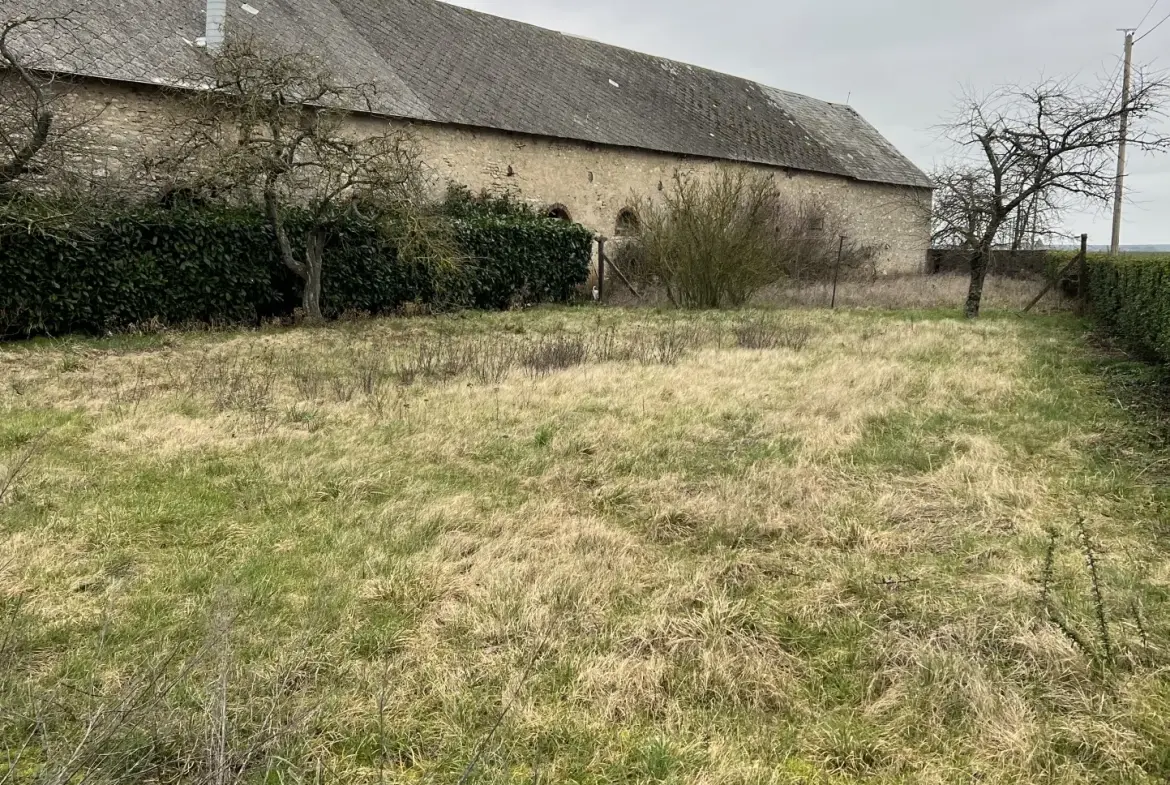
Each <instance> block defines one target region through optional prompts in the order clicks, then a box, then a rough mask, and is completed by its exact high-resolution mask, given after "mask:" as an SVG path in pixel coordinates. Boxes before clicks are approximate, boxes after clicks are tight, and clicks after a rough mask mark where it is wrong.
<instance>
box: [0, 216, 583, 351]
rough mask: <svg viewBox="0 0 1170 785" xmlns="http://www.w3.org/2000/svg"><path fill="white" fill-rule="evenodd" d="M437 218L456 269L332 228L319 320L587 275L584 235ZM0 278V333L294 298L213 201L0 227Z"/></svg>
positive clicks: (516, 221)
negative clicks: (457, 258) (456, 255)
mask: <svg viewBox="0 0 1170 785" xmlns="http://www.w3.org/2000/svg"><path fill="white" fill-rule="evenodd" d="M298 220H300V219H299V218H297V217H296V216H295V215H294V216H293V217H292V218H291V219H290V223H291V224H295V222H296V221H298ZM441 220H443V221H444V222H447V223H449V224H450V227H451V230H450V234H451V235H452V239H453V242H454V243H455V244H456V245H457V247H458V248H459V249H460V251H461V253H462V254H463V255H465V256H466V257H467V258H468V261H467V263H466V264H464V265H460V266H458V267H457V268H453V267H451V266H448V265H440V264H437V263H435V261H434V259H432V258H431V257H430V256H428V253H427V249H425V248H423V249H421V250H420V249H419V248H416V247H415V245H417V244H416V243H409V246H408V247H407V248H406V249H405V250H404V251H403V252H401V253H400V245H401V244H403V243H404V242H408V241H409V238H410V235H409V234H407V233H404V232H401V231H397V230H394V229H393V228H389V229H388V228H387V226H386V225H385V223H384V222H378V221H375V220H370V219H365V218H362V217H360V216H357V215H351V216H348V217H346V219H345V220H343V221H338V222H335V223H334V224H332V225H331V226H330V233H329V238H330V239H329V242H328V244H327V246H326V251H325V265H324V270H323V298H322V307H323V310H324V312H325V314H326V315H327V316H330V317H337V316H339V315H340V314H342V313H344V312H347V311H362V312H368V313H387V312H391V311H395V310H397V309H399V308H401V307H402V306H404V305H405V304H407V303H422V304H427V305H432V306H440V307H448V306H470V307H476V308H504V307H508V306H509V305H513V304H515V303H517V302H520V303H524V304H527V303H534V302H563V301H567V300H569V299H570V298H571V297H572V296H573V294H574V292H575V289H576V287H577V286H579V285H580V284H582V283H584V281H585V280H586V277H587V274H588V267H589V261H590V253H591V243H592V236H591V235H590V233H589V231H588V230H586V229H584V228H583V227H581V226H577V225H574V224H567V223H564V222H560V221H552V220H548V219H543V218H536V217H532V218H525V217H522V216H519V215H513V216H511V217H507V216H491V217H472V218H468V219H450V218H441ZM294 228H295V227H294ZM290 234H292V235H293V236H303V235H304V233H303V232H296V231H294V232H291V233H290ZM0 281H3V287H0V337H5V336H14V335H28V334H33V333H47V334H62V333H67V332H89V333H95V332H104V331H107V330H114V329H123V328H125V327H128V326H130V325H134V324H142V323H146V322H151V321H155V322H160V323H163V324H181V323H186V322H210V323H255V322H257V321H259V320H261V319H264V318H270V317H279V316H289V315H291V314H292V313H293V311H294V309H295V308H296V307H297V305H298V304H299V301H300V295H299V289H300V282H299V281H298V280H297V279H296V277H295V276H294V275H293V274H292V273H291V272H290V271H289V270H288V269H287V268H286V267H285V266H284V265H283V264H282V263H281V262H280V260H279V257H278V255H277V252H276V243H275V241H274V238H273V236H272V232H271V229H270V228H269V226H268V224H267V222H266V221H265V220H264V218H263V216H262V215H261V214H260V213H259V212H258V211H255V210H249V209H229V208H225V207H222V206H213V207H207V206H188V207H183V208H180V209H175V210H165V209H159V208H150V209H146V210H142V211H139V212H135V213H133V214H128V215H122V216H116V217H111V218H107V219H103V220H100V221H96V222H94V223H92V224H90V225H87V226H85V227H74V228H72V229H70V230H68V231H62V230H61V229H60V228H58V229H57V230H55V231H54V232H53V233H51V234H49V233H46V232H39V231H35V230H34V231H19V230H16V229H8V230H4V231H0Z"/></svg>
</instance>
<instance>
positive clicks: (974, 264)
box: [963, 218, 1003, 319]
mask: <svg viewBox="0 0 1170 785" xmlns="http://www.w3.org/2000/svg"><path fill="white" fill-rule="evenodd" d="M1001 226H1003V219H1002V218H1000V219H999V220H998V221H996V220H993V221H991V223H990V224H989V225H988V227H987V230H986V231H985V232H984V234H983V237H982V239H981V240H980V242H979V247H978V248H976V249H975V251H974V253H973V254H972V256H971V285H970V287H969V288H968V289H967V304H966V306H964V308H963V312H964V313H965V314H966V316H967V318H968V319H977V318H979V306H980V305H981V304H982V302H983V284H984V283H985V282H986V281H987V268H988V266H989V265H990V262H991V248H992V246H993V245H994V244H995V236H996V235H997V234H999V229H1000V227H1001Z"/></svg>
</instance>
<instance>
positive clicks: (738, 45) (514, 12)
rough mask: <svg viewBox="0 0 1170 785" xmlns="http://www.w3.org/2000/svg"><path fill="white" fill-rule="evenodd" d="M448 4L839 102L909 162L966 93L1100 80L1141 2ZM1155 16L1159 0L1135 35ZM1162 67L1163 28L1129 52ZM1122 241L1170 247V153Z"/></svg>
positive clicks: (1144, 178) (944, 149) (594, 0)
mask: <svg viewBox="0 0 1170 785" xmlns="http://www.w3.org/2000/svg"><path fill="white" fill-rule="evenodd" d="M453 1H454V2H455V3H456V4H457V5H462V6H466V7H468V8H475V9H477V10H479V11H485V12H487V13H491V14H496V15H498V16H505V17H509V18H512V19H519V20H521V21H525V22H530V23H532V24H537V25H540V26H541V27H548V28H552V29H554V30H560V31H563V32H569V33H575V34H577V35H584V36H588V37H590V38H595V39H597V40H600V41H604V42H606V43H612V44H617V45H619V46H624V47H628V48H630V49H637V50H639V51H642V52H647V53H650V54H655V55H660V56H663V57H670V58H674V59H677V60H682V61H685V62H688V63H693V64H695V65H701V66H705V67H708V68H713V69H715V70H718V71H725V72H727V73H731V74H736V75H738V76H744V77H747V78H749V79H754V80H756V81H759V82H763V83H765V84H768V85H771V86H773V87H779V88H783V89H785V90H792V91H795V92H799V93H805V94H807V95H811V96H814V97H816V98H820V99H823V100H826V101H839V102H844V101H846V100H847V99H848V100H849V102H850V103H851V104H852V105H853V106H854V107H856V108H857V110H858V111H859V112H861V114H862V115H863V116H865V117H866V119H868V120H869V121H870V122H871V123H873V124H874V125H875V126H877V128H878V130H880V131H881V132H882V133H883V134H884V135H885V136H886V137H887V138H889V139H890V140H891V141H892V142H893V143H894V144H895V145H896V146H897V147H898V148H899V149H900V150H901V151H902V152H903V153H905V154H906V155H907V156H909V157H910V159H911V160H913V161H914V162H915V163H916V164H918V165H919V166H920V167H922V168H923V169H926V170H928V171H929V170H930V169H931V168H933V166H934V165H935V164H936V163H939V162H942V161H944V160H946V158H947V156H948V145H947V143H946V142H945V141H944V140H941V139H939V138H938V134H937V132H936V131H935V130H934V129H933V127H934V126H936V125H937V124H938V123H939V121H940V120H942V119H944V118H945V116H946V115H947V114H948V112H950V111H951V110H952V109H953V107H954V105H955V97H956V95H957V94H958V92H959V91H960V89H961V88H962V86H964V85H968V86H970V87H972V88H974V89H976V90H986V89H990V88H993V87H995V86H997V85H1000V84H1003V83H1006V82H1021V81H1023V82H1030V81H1034V80H1036V79H1038V78H1040V77H1042V76H1064V75H1070V76H1072V75H1079V77H1080V78H1082V79H1085V80H1097V79H1101V78H1103V77H1104V78H1108V77H1110V76H1112V75H1113V74H1114V73H1115V72H1116V69H1117V67H1118V63H1119V62H1120V53H1121V49H1122V34H1121V33H1120V32H1117V31H1116V28H1119V27H1123V26H1131V27H1132V26H1134V25H1137V24H1138V21H1139V20H1140V19H1141V18H1142V16H1143V15H1144V14H1145V13H1146V11H1147V9H1149V8H1150V3H1151V2H1152V0H982V1H981V2H978V3H970V2H958V1H957V0H453ZM1166 14H1170V0H1160V2H1159V4H1158V6H1157V7H1156V8H1155V9H1154V11H1153V13H1152V14H1151V15H1150V17H1149V19H1148V21H1147V22H1146V24H1145V26H1144V28H1143V30H1142V31H1141V32H1139V35H1141V34H1142V32H1145V31H1146V30H1148V29H1149V28H1151V27H1152V26H1153V25H1154V24H1155V23H1157V22H1158V21H1159V20H1161V19H1162V18H1163V17H1164V16H1166ZM1135 61H1136V62H1138V63H1145V64H1153V65H1155V66H1159V67H1162V68H1166V67H1170V21H1168V22H1167V23H1166V24H1164V25H1163V26H1162V27H1161V28H1159V29H1158V30H1155V31H1154V32H1153V33H1152V34H1151V35H1150V36H1149V37H1148V38H1146V39H1145V40H1143V41H1141V42H1140V43H1139V44H1138V46H1137V48H1136V49H1135ZM1129 172H1130V177H1129V181H1128V187H1129V189H1130V192H1131V193H1130V203H1129V204H1128V205H1127V207H1126V215H1125V227H1124V232H1123V235H1122V242H1124V243H1126V244H1152V243H1170V156H1163V157H1160V158H1150V157H1144V156H1140V155H1139V156H1136V157H1134V158H1133V159H1132V160H1131V163H1130V166H1129ZM1067 224H1068V225H1067V227H1066V228H1067V230H1068V231H1069V232H1070V233H1074V234H1076V233H1080V232H1089V235H1090V242H1091V243H1094V244H1108V242H1109V236H1110V226H1111V224H1110V219H1109V216H1108V215H1107V214H1104V213H1101V212H1099V211H1090V212H1088V213H1085V214H1078V215H1070V216H1069V218H1068V221H1067Z"/></svg>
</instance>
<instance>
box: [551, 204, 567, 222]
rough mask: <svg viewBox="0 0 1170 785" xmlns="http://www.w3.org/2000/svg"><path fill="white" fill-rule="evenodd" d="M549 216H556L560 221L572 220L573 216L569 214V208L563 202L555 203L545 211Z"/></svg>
mask: <svg viewBox="0 0 1170 785" xmlns="http://www.w3.org/2000/svg"><path fill="white" fill-rule="evenodd" d="M544 214H545V215H547V216H548V217H549V218H556V219H557V220H558V221H572V220H573V216H572V215H570V214H569V208H567V207H565V206H564V205H563V204H554V205H553V206H552V207H550V208H548V210H546V211H545V213H544Z"/></svg>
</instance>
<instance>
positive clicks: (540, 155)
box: [5, 0, 931, 273]
mask: <svg viewBox="0 0 1170 785" xmlns="http://www.w3.org/2000/svg"><path fill="white" fill-rule="evenodd" d="M12 4H15V6H18V7H17V8H15V11H14V12H9V15H20V14H21V13H22V12H25V13H29V14H36V15H47V14H49V13H53V12H61V11H70V12H71V14H72V18H73V19H74V20H75V22H76V27H77V28H78V29H79V30H80V31H81V33H80V35H79V36H76V37H77V40H71V41H69V42H62V41H59V40H54V39H53V38H52V37H49V36H48V35H44V36H43V37H42V38H41V40H33V41H31V42H28V41H26V42H24V43H25V47H26V48H27V46H28V45H29V44H30V43H31V45H32V46H34V47H35V49H36V50H37V62H36V66H37V67H38V68H42V69H45V70H47V71H53V72H56V73H59V74H63V75H66V76H68V77H69V79H68V85H69V88H68V89H70V90H72V91H75V93H76V96H77V98H78V100H81V101H84V102H93V103H94V104H100V105H104V106H105V109H104V110H103V111H102V112H101V114H100V116H99V118H98V120H97V123H98V127H97V128H96V129H95V130H96V132H97V134H98V138H100V139H101V143H100V144H99V145H97V146H96V147H97V149H96V150H95V153H96V154H98V155H100V156H105V157H107V158H112V159H117V158H118V157H119V156H129V155H132V154H135V153H136V152H140V151H141V150H143V149H146V148H147V147H148V146H149V144H150V142H151V139H152V138H153V136H154V135H155V134H156V133H158V129H159V127H160V125H161V124H160V122H159V121H160V118H162V117H166V116H167V113H168V111H169V109H170V106H169V105H170V104H173V101H172V99H170V98H168V92H167V91H166V90H165V89H162V88H168V87H169V88H173V87H176V86H179V87H182V79H183V77H184V75H189V74H192V73H196V72H197V71H198V69H199V67H200V62H201V60H200V58H205V57H206V50H207V49H212V50H214V49H215V48H216V46H217V45H219V43H220V42H221V41H222V36H223V35H224V34H225V31H226V35H228V36H231V35H236V34H246V35H250V36H258V37H260V38H261V39H263V40H266V41H268V42H269V43H272V44H274V45H276V46H278V47H283V48H294V49H295V48H302V47H305V48H309V49H310V50H312V51H314V52H315V53H316V54H317V55H319V56H320V57H322V58H323V59H324V60H325V62H326V65H327V67H328V68H329V69H330V70H331V71H332V72H334V73H335V74H337V75H338V76H339V77H341V78H344V79H345V80H347V81H351V82H352V83H354V84H357V83H366V84H371V85H374V86H375V87H376V90H377V96H378V97H377V102H376V103H375V104H374V106H373V107H372V111H369V112H362V113H360V114H358V113H355V114H354V115H353V122H354V124H355V126H356V128H357V129H358V130H359V131H360V129H361V128H363V127H364V128H375V127H383V128H384V127H385V124H387V123H391V124H408V125H409V126H410V127H411V130H412V132H413V133H414V135H415V136H416V137H417V138H418V139H419V140H420V143H421V144H422V146H423V149H424V151H425V158H426V160H427V162H428V164H429V166H430V167H432V169H433V171H434V173H435V174H436V175H437V178H436V179H437V181H438V182H442V181H444V180H446V181H455V182H458V183H462V184H464V185H467V186H469V187H470V188H472V189H473V190H476V191H478V190H480V189H482V188H487V189H491V190H497V191H500V190H509V191H512V192H514V193H516V194H518V195H519V196H520V197H521V198H523V199H525V200H527V201H529V202H531V203H534V204H537V205H538V206H540V207H541V208H542V209H546V210H548V211H549V212H550V214H555V215H557V216H560V217H565V218H571V219H572V220H574V221H578V222H580V223H582V224H584V225H585V226H587V227H589V228H591V229H593V230H595V231H596V232H598V233H601V234H605V235H614V234H621V233H623V232H624V231H629V230H630V229H631V228H632V227H634V226H636V224H637V220H638V219H637V216H636V215H635V214H633V213H632V212H631V211H630V209H629V206H630V204H631V202H632V201H633V199H634V198H635V197H636V196H651V197H653V196H654V194H656V193H658V192H659V191H662V190H663V188H664V187H669V185H670V181H671V179H672V177H673V176H674V175H675V174H676V173H687V174H689V175H691V176H699V177H701V176H705V175H707V174H709V173H711V172H713V171H715V170H716V168H717V167H720V166H732V167H745V168H747V169H750V170H753V171H762V172H768V173H772V174H773V175H774V176H775V177H776V179H777V182H779V183H780V184H781V186H782V187H783V188H785V189H786V190H789V191H790V192H791V193H792V195H793V196H796V197H815V198H818V199H821V200H824V201H827V202H829V203H830V204H832V206H833V207H834V209H835V210H836V211H837V212H838V213H839V214H840V215H841V216H842V217H843V220H844V222H845V229H844V230H845V231H846V232H848V233H849V235H850V237H851V239H854V240H857V241H859V242H861V243H863V244H865V245H868V246H871V247H874V248H875V249H877V251H878V259H877V268H878V269H879V270H880V271H882V272H889V273H893V272H919V271H922V270H923V269H924V267H925V262H926V251H927V248H928V245H929V217H928V215H929V205H930V198H931V190H930V189H931V182H930V180H929V179H928V178H927V177H926V175H925V174H923V172H922V171H921V170H920V169H918V168H917V167H916V166H915V165H914V164H913V163H911V162H910V161H909V160H908V159H907V158H906V157H905V156H903V155H902V154H900V153H899V152H898V151H897V150H896V149H895V148H894V147H893V145H891V144H890V143H889V142H888V141H887V140H886V139H885V138H883V137H882V135H881V134H880V133H879V132H878V131H877V130H876V129H874V128H873V126H871V125H870V124H869V123H867V122H866V121H865V120H864V119H863V118H862V117H861V116H860V115H858V113H857V112H855V111H854V110H853V109H852V108H851V107H849V106H845V105H842V104H835V103H828V102H825V101H819V100H816V99H814V98H808V97H806V96H803V95H797V94H795V93H790V92H785V91H783V90H778V89H775V88H772V87H766V86H764V85H761V84H757V83H755V82H752V81H749V80H746V79H741V78H738V77H735V76H729V75H726V74H721V73H716V72H714V71H710V70H707V69H704V68H699V67H697V66H692V65H687V64H685V63H680V62H675V61H672V60H667V59H663V58H660V57H654V56H651V55H647V54H642V53H639V52H633V51H630V50H627V49H621V48H618V47H614V46H609V45H607V44H603V43H599V42H596V41H592V40H588V39H584V38H579V37H574V36H571V35H565V34H562V33H558V32H554V31H551V30H546V29H543V28H540V27H535V26H532V25H528V24H522V23H520V22H515V21H511V20H508V19H502V18H498V17H495V16H490V15H487V14H483V13H479V12H475V11H470V10H466V9H463V8H459V7H457V6H453V5H449V4H447V3H444V2H439V1H438V0H248V2H247V3H240V2H239V1H238V0H117V2H112V1H106V2H88V1H87V0H11V2H6V3H5V5H6V6H8V5H12ZM36 35H37V34H36V33H32V34H30V37H32V38H34V39H35V37H36ZM79 41H80V44H81V45H78V43H79ZM817 229H818V227H810V230H812V231H815V230H817Z"/></svg>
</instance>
